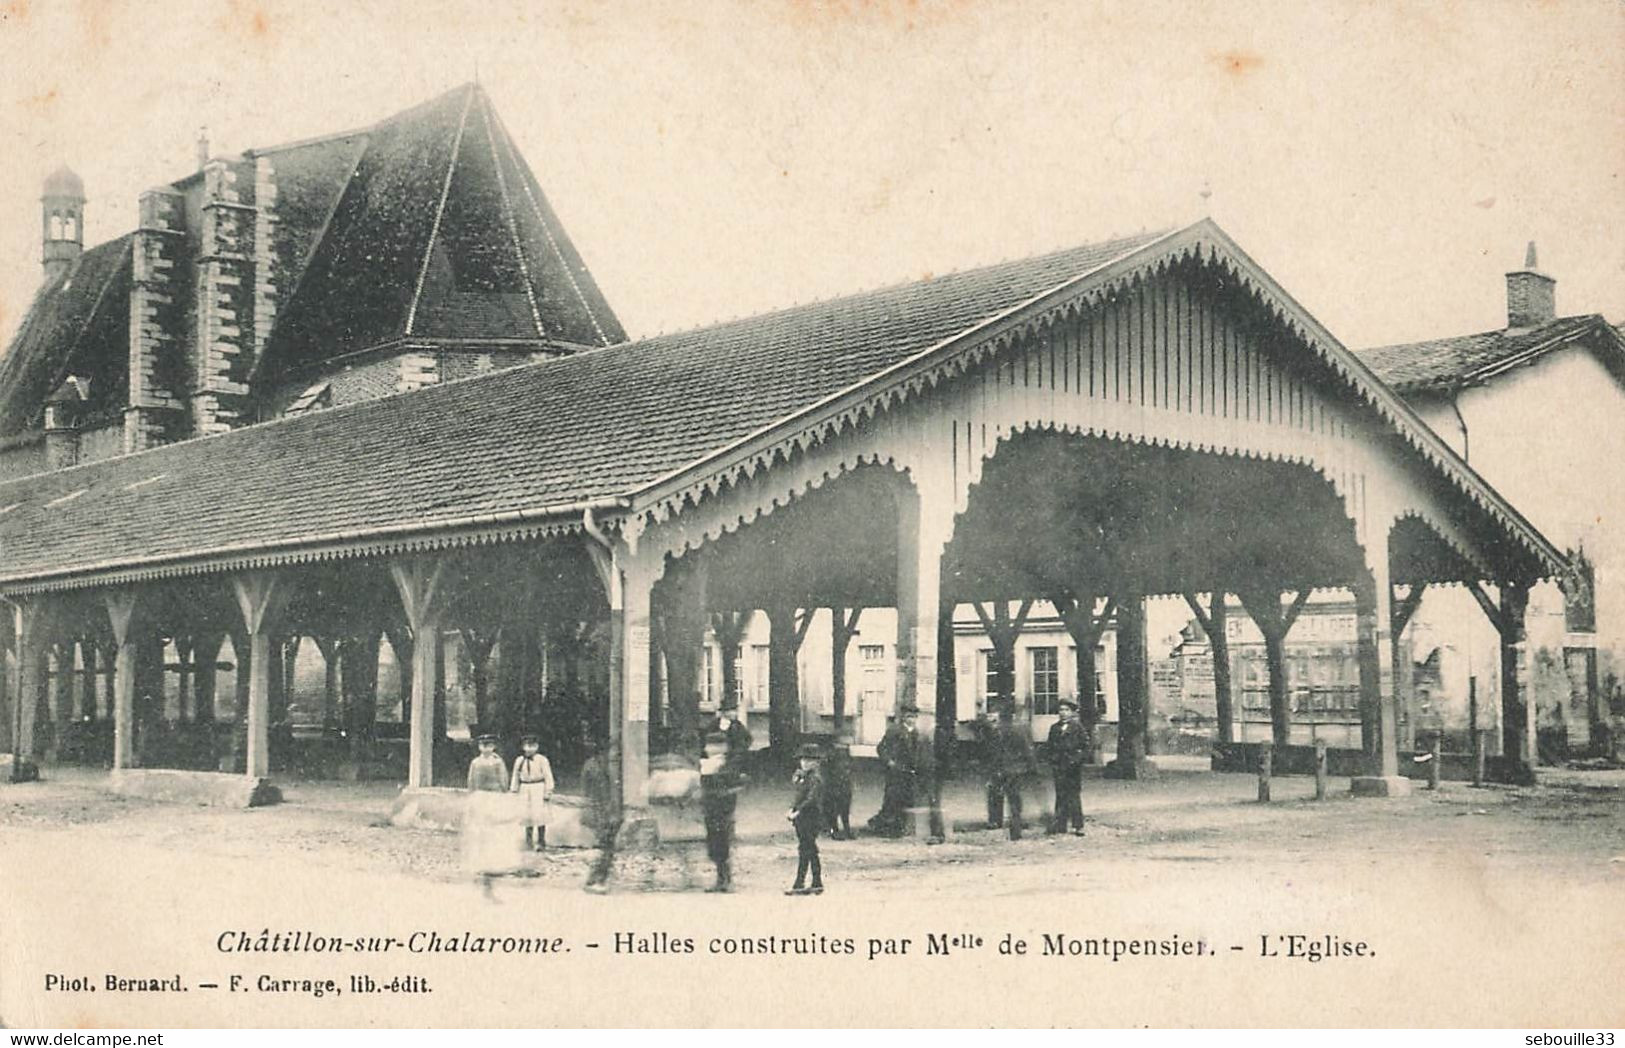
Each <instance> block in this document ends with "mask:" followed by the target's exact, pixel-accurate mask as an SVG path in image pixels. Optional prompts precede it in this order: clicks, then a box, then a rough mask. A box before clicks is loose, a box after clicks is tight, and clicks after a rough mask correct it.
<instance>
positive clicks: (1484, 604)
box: [1465, 579, 1507, 636]
mask: <svg viewBox="0 0 1625 1048" xmlns="http://www.w3.org/2000/svg"><path fill="white" fill-rule="evenodd" d="M1465 585H1466V587H1467V592H1468V593H1471V594H1472V595H1473V599H1474V600H1476V601H1478V606H1479V607H1481V608H1483V609H1484V614H1485V616H1486V617H1487V618H1488V619H1489V620H1490V625H1492V626H1494V627H1495V632H1497V633H1499V634H1501V635H1502V636H1505V635H1506V632H1507V621H1506V616H1505V615H1504V614H1503V613H1502V611H1501V608H1500V607H1499V606H1498V605H1497V604H1496V603H1495V601H1494V600H1493V599H1491V597H1490V595H1489V594H1488V593H1486V592H1484V587H1483V586H1482V585H1480V584H1479V583H1478V581H1477V580H1476V579H1468V580H1467V581H1466V583H1465Z"/></svg>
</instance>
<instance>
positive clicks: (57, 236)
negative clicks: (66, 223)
mask: <svg viewBox="0 0 1625 1048" xmlns="http://www.w3.org/2000/svg"><path fill="white" fill-rule="evenodd" d="M51 239H52V240H61V239H62V216H61V215H52V216H51Z"/></svg>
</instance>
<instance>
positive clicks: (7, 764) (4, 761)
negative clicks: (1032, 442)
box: [0, 753, 39, 782]
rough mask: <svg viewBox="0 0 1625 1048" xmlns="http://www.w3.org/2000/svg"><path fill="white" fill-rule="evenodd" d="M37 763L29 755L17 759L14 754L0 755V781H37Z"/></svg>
mask: <svg viewBox="0 0 1625 1048" xmlns="http://www.w3.org/2000/svg"><path fill="white" fill-rule="evenodd" d="M38 781H39V765H38V764H35V763H34V761H33V759H32V758H30V757H24V758H22V759H21V760H18V759H17V757H16V756H15V755H14V754H10V753H7V754H4V755H3V756H0V782H38Z"/></svg>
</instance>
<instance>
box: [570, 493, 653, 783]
mask: <svg viewBox="0 0 1625 1048" xmlns="http://www.w3.org/2000/svg"><path fill="white" fill-rule="evenodd" d="M587 533H588V537H587V552H588V554H589V555H590V556H591V557H592V562H593V567H594V568H595V569H597V571H598V579H599V582H600V583H601V584H602V585H603V587H604V593H605V596H606V597H607V598H608V600H609V625H610V652H609V735H610V748H611V753H613V754H619V760H618V761H616V762H615V767H616V772H617V776H616V782H615V786H616V791H617V793H618V794H619V796H620V800H621V805H622V808H623V810H625V809H635V808H642V807H645V806H646V805H647V803H648V781H649V721H648V716H649V684H650V682H649V643H650V638H649V616H650V606H651V602H652V598H653V590H654V585H655V583H656V582H658V581H659V580H660V573H661V570H662V569H663V567H664V565H663V563H662V561H661V559H660V558H659V557H657V556H654V555H650V554H647V553H645V554H643V555H641V556H640V555H637V554H634V553H633V552H632V551H631V549H630V548H629V547H628V546H627V544H626V542H625V541H624V540H623V539H621V538H619V537H615V538H611V537H610V536H609V535H608V534H606V533H604V532H602V531H599V530H598V529H597V527H596V525H594V524H593V522H592V518H591V516H590V515H589V516H588V518H587Z"/></svg>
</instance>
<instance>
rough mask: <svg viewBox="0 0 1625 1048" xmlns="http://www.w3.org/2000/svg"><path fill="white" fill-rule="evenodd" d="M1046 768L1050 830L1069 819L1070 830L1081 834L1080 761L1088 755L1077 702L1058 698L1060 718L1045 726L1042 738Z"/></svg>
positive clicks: (1064, 825) (1061, 829)
mask: <svg viewBox="0 0 1625 1048" xmlns="http://www.w3.org/2000/svg"><path fill="white" fill-rule="evenodd" d="M1045 748H1046V750H1047V751H1048V752H1047V754H1046V756H1047V757H1048V759H1049V766H1050V771H1051V772H1052V773H1053V774H1054V776H1055V819H1054V821H1053V822H1051V823H1050V827H1049V832H1050V833H1062V832H1064V831H1065V830H1066V828H1067V825H1068V824H1069V823H1070V824H1071V826H1072V832H1073V833H1075V834H1077V835H1078V836H1079V837H1082V836H1083V799H1082V797H1081V796H1080V792H1081V791H1082V789H1083V765H1084V763H1085V762H1086V761H1087V760H1088V759H1089V733H1088V732H1087V731H1086V730H1084V727H1083V725H1082V724H1081V723H1080V722H1079V721H1078V704H1077V703H1076V702H1073V701H1072V700H1071V699H1062V700H1061V719H1060V720H1058V721H1056V722H1055V725H1054V726H1053V727H1051V728H1050V730H1049V738H1048V740H1047V741H1046V742H1045Z"/></svg>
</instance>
